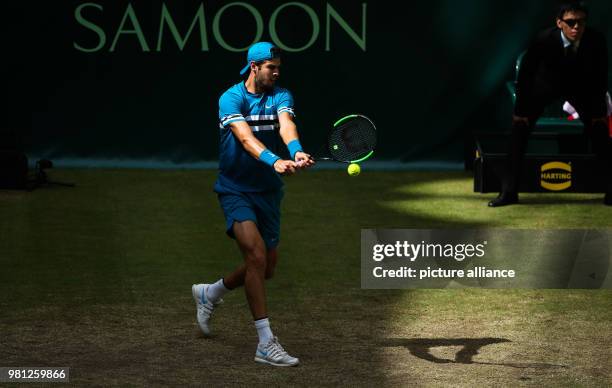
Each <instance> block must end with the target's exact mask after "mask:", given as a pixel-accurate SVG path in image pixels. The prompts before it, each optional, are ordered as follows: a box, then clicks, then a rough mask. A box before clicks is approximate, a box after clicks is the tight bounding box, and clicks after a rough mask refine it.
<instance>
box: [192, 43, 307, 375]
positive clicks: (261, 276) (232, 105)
mask: <svg viewBox="0 0 612 388" xmlns="http://www.w3.org/2000/svg"><path fill="white" fill-rule="evenodd" d="M279 54H280V50H279V49H278V48H277V47H275V46H274V45H272V44H271V43H268V42H259V43H256V44H254V45H253V46H251V47H250V48H249V50H248V54H247V64H246V66H245V67H244V68H243V69H242V71H241V72H240V74H241V75H242V76H243V77H246V81H244V82H239V83H237V84H236V85H234V86H232V87H231V88H229V89H228V90H227V91H226V92H225V93H223V95H222V96H221V98H220V99H219V121H220V132H221V140H220V156H219V176H218V179H217V181H216V183H215V187H214V191H215V192H216V193H217V195H218V198H219V202H220V204H221V208H222V209H223V212H224V214H225V220H226V232H227V234H228V235H229V236H230V237H232V238H234V239H235V240H236V242H237V244H238V247H239V248H240V251H241V252H242V256H243V258H244V263H243V264H242V265H240V266H239V267H238V268H237V269H236V270H235V271H234V272H232V273H231V274H229V275H227V276H225V277H223V278H221V279H219V280H218V281H217V282H215V283H212V284H194V285H193V286H192V294H193V298H194V300H195V303H196V306H197V321H198V324H199V326H200V329H201V330H202V332H203V333H204V335H210V333H211V330H210V318H211V315H212V313H213V311H214V309H215V307H216V306H217V305H218V304H219V303H221V298H222V297H223V295H224V294H225V293H227V292H228V291H230V290H233V289H235V288H237V287H240V286H242V285H244V288H245V292H246V297H247V300H248V303H249V306H250V309H251V313H252V314H253V319H254V321H255V328H256V329H257V334H258V336H259V344H258V345H257V350H256V352H255V361H257V362H261V363H266V364H271V365H275V366H294V365H298V363H299V360H298V359H297V358H296V357H292V356H290V355H289V354H288V353H287V352H286V351H285V350H284V349H283V347H282V346H281V345H280V343H279V341H278V339H277V337H275V336H274V334H273V333H272V330H271V328H270V322H269V321H268V311H267V308H266V293H265V287H264V280H265V279H270V278H271V277H272V275H273V273H274V267H275V266H276V262H277V260H278V243H279V235H280V203H281V199H282V197H283V190H282V187H283V182H282V180H281V178H280V175H291V174H294V173H295V172H296V171H297V170H298V169H303V168H308V167H310V166H312V165H313V164H314V161H313V160H312V159H311V158H310V155H309V154H307V153H305V152H304V151H303V150H302V146H301V145H300V141H299V139H298V132H297V129H296V125H295V123H294V121H293V118H294V115H295V114H294V111H293V97H292V96H291V93H289V91H288V90H286V89H283V88H280V87H277V86H276V81H277V80H278V78H279V76H280V67H281V59H280V57H279ZM281 142H282V143H281ZM285 146H286V147H287V149H288V151H289V155H290V156H291V160H283V159H282V158H281V157H280V156H278V155H277V153H278V152H279V151H280V150H279V149H280V147H285Z"/></svg>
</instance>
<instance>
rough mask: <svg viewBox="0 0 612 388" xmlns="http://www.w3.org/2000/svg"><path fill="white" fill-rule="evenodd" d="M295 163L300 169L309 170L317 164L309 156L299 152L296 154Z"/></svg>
mask: <svg viewBox="0 0 612 388" xmlns="http://www.w3.org/2000/svg"><path fill="white" fill-rule="evenodd" d="M295 163H296V164H297V167H298V168H308V167H311V166H313V165H314V164H315V161H314V160H313V159H312V158H311V157H310V155H309V154H307V153H305V152H302V151H298V152H296V153H295Z"/></svg>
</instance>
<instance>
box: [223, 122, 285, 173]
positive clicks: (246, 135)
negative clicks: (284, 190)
mask: <svg viewBox="0 0 612 388" xmlns="http://www.w3.org/2000/svg"><path fill="white" fill-rule="evenodd" d="M229 126H230V129H231V130H232V133H233V134H234V136H235V137H236V139H238V141H239V142H240V144H241V145H242V147H244V149H245V150H246V152H248V153H249V155H251V156H252V157H254V158H255V159H258V160H262V158H264V157H265V156H264V155H265V153H266V152H270V151H268V150H267V149H266V146H265V145H264V144H263V143H262V142H260V141H259V140H257V138H256V137H255V136H254V135H253V131H252V130H251V127H250V126H249V124H247V122H246V121H234V122H232V123H231V124H229ZM272 167H274V170H275V171H276V172H277V173H279V174H293V173H295V167H296V165H295V162H293V161H291V160H282V159H278V160H276V161H275V162H274V163H273V165H272Z"/></svg>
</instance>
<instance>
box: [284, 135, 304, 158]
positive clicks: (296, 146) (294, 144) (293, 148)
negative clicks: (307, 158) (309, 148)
mask: <svg viewBox="0 0 612 388" xmlns="http://www.w3.org/2000/svg"><path fill="white" fill-rule="evenodd" d="M287 148H288V149H289V154H290V155H291V160H295V154H296V153H297V152H302V145H301V144H300V141H299V140H298V139H294V140H291V141H290V142H289V144H287Z"/></svg>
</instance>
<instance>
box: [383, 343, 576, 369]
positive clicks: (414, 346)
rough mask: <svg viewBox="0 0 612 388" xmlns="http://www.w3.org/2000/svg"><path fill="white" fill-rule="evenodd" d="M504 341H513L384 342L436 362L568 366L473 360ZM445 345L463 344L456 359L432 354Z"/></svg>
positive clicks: (541, 367) (510, 365)
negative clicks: (490, 346) (483, 351)
mask: <svg viewBox="0 0 612 388" xmlns="http://www.w3.org/2000/svg"><path fill="white" fill-rule="evenodd" d="M504 342H512V341H510V340H508V339H505V338H491V337H485V338H391V339H388V340H385V341H383V342H382V344H381V345H382V346H385V347H406V348H408V351H409V352H410V354H412V355H413V356H415V357H418V358H420V359H422V360H425V361H430V362H433V363H436V364H449V363H455V364H480V365H498V366H507V367H512V368H537V369H548V368H566V366H565V365H557V364H547V363H516V362H507V363H497V362H481V361H474V360H472V359H473V357H474V356H475V355H477V354H479V353H480V350H481V348H483V347H484V346H487V345H492V344H499V343H504ZM445 346H462V347H463V348H462V349H461V350H459V351H458V352H457V353H456V354H455V359H454V360H449V359H445V358H439V357H436V356H434V355H433V354H431V352H430V351H431V348H436V347H445Z"/></svg>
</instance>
